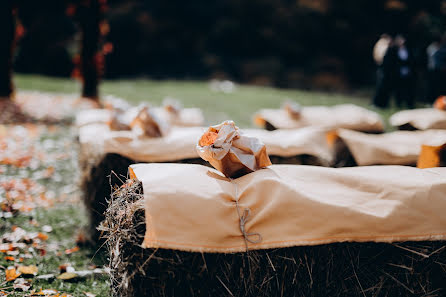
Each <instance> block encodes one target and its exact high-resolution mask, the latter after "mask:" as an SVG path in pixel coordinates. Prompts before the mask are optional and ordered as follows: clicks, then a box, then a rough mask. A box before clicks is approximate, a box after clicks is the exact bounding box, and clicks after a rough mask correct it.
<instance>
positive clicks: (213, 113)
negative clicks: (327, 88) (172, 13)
mask: <svg viewBox="0 0 446 297" xmlns="http://www.w3.org/2000/svg"><path fill="white" fill-rule="evenodd" d="M15 83H16V86H17V87H18V88H19V89H23V90H41V91H47V92H64V93H79V90H80V84H79V82H75V81H73V80H67V79H55V78H48V77H43V76H35V75H16V76H15ZM100 93H101V95H114V96H118V97H121V98H124V99H126V100H128V101H129V102H132V103H135V104H136V103H139V102H151V103H153V104H154V105H156V104H159V103H160V102H161V101H162V100H163V98H164V97H166V96H170V97H173V98H176V99H179V100H181V101H182V102H183V104H184V105H185V106H187V107H192V106H196V107H200V108H202V109H203V111H204V113H205V117H206V119H207V124H210V125H212V124H217V123H219V122H222V121H224V120H228V119H232V120H234V121H235V122H236V124H237V125H238V126H240V127H252V115H253V114H254V113H255V112H256V111H257V110H259V109H260V108H278V107H279V106H280V104H281V102H282V101H284V100H285V99H292V100H295V101H297V102H299V103H300V104H302V105H336V104H342V103H354V104H357V105H360V106H363V107H367V108H370V109H372V110H375V111H377V112H379V113H380V114H381V115H382V116H383V118H384V119H385V120H387V119H388V117H389V116H390V115H391V114H392V113H394V112H395V111H396V110H397V109H396V108H394V107H392V108H389V109H385V110H381V109H374V108H372V107H371V106H370V101H371V99H370V98H371V95H370V92H366V93H359V94H339V93H328V92H314V91H302V90H292V89H277V88H271V87H256V86H246V85H237V87H236V89H235V91H234V92H232V93H223V92H215V91H212V90H211V88H210V87H209V83H208V82H198V81H173V80H167V81H154V80H149V79H132V80H108V81H104V82H103V83H102V84H101V87H100Z"/></svg>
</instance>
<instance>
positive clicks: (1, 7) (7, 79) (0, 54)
mask: <svg viewBox="0 0 446 297" xmlns="http://www.w3.org/2000/svg"><path fill="white" fill-rule="evenodd" d="M12 2H13V0H0V37H1V40H0V100H2V98H3V99H5V98H9V97H10V96H11V94H12V92H13V85H12V60H13V49H14V37H15V18H14V14H13V3H12Z"/></svg>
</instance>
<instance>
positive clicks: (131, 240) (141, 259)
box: [100, 180, 446, 297]
mask: <svg viewBox="0 0 446 297" xmlns="http://www.w3.org/2000/svg"><path fill="white" fill-rule="evenodd" d="M142 194H143V193H142V185H141V183H139V182H137V181H133V180H129V181H127V182H126V184H125V185H124V186H123V187H121V188H119V189H117V190H116V191H114V192H113V193H112V196H111V199H110V201H109V207H108V208H107V210H106V212H105V221H104V222H103V224H102V225H101V227H100V229H101V231H103V232H104V236H105V239H106V243H107V248H108V252H109V256H110V268H111V286H112V292H113V296H256V297H257V296H392V297H394V296H445V294H446V260H445V259H446V246H445V242H439V241H437V242H429V241H424V242H404V243H394V244H388V243H336V244H327V245H318V246H303V247H292V248H280V249H271V250H260V251H248V252H246V253H234V254H219V253H191V252H182V251H176V250H165V249H143V248H142V247H141V243H142V241H143V236H144V233H145V228H146V226H145V218H144V200H143V195H142Z"/></svg>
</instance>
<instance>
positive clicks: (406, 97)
mask: <svg viewBox="0 0 446 297" xmlns="http://www.w3.org/2000/svg"><path fill="white" fill-rule="evenodd" d="M395 49H396V66H397V69H396V71H397V73H396V76H397V82H396V86H395V87H396V88H395V99H396V105H397V106H398V107H403V105H406V107H408V108H414V106H415V91H416V73H415V58H414V56H413V53H412V52H411V51H410V50H409V48H408V47H407V45H406V39H405V38H404V37H403V36H401V35H398V36H397V37H396V38H395Z"/></svg>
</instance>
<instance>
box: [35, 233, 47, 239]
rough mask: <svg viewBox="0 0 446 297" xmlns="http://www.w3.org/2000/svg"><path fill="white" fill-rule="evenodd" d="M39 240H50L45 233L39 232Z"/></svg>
mask: <svg viewBox="0 0 446 297" xmlns="http://www.w3.org/2000/svg"><path fill="white" fill-rule="evenodd" d="M37 238H38V239H40V240H47V239H48V235H46V234H45V233H41V232H39V234H37Z"/></svg>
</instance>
